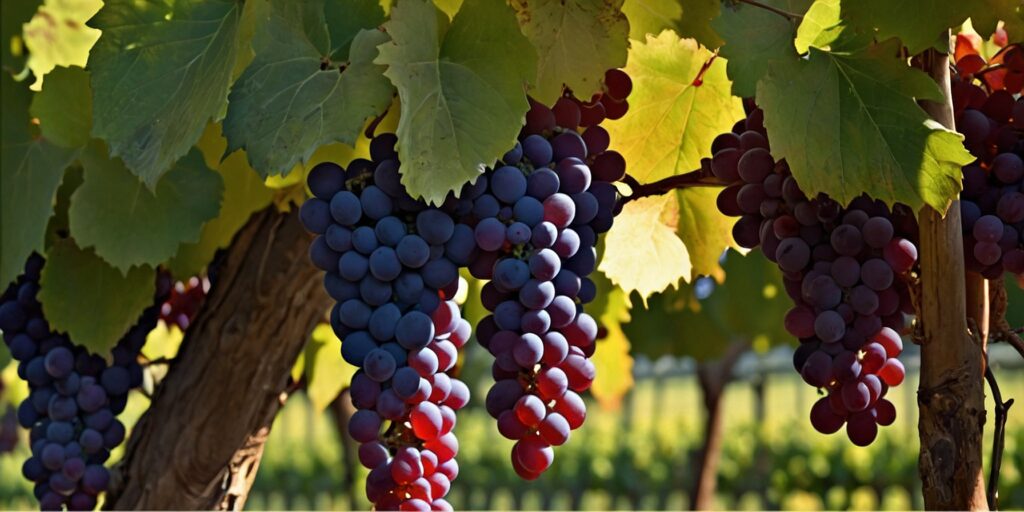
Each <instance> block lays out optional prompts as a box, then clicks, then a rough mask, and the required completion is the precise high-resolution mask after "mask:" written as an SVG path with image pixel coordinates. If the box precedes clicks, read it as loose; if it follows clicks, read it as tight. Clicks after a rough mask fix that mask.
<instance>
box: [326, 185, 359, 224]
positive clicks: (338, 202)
mask: <svg viewBox="0 0 1024 512" xmlns="http://www.w3.org/2000/svg"><path fill="white" fill-rule="evenodd" d="M330 207H331V217H333V218H334V220H335V222H337V223H338V224H341V225H342V226H353V225H355V223H356V222H359V218H360V217H362V215H363V210H362V205H361V203H360V202H359V197H357V196H356V195H355V194H353V193H351V192H349V191H347V190H343V191H341V192H338V193H337V194H335V195H334V197H332V198H331V202H330Z"/></svg>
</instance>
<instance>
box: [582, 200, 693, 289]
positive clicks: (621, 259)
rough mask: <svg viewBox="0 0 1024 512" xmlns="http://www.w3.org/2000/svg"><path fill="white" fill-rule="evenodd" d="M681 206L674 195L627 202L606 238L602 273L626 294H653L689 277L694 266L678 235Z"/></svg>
mask: <svg viewBox="0 0 1024 512" xmlns="http://www.w3.org/2000/svg"><path fill="white" fill-rule="evenodd" d="M678 221H679V203H678V201H677V200H676V197H675V196H674V195H673V194H668V195H664V196H652V197H645V198H642V199H638V200H636V201H631V202H629V203H626V205H625V206H624V207H623V208H622V212H621V213H620V214H619V216H618V217H617V218H616V219H615V225H614V226H612V229H611V230H610V231H609V232H608V233H607V234H606V235H605V251H604V257H603V258H602V259H601V264H600V266H599V267H598V268H599V270H601V271H602V272H604V273H605V275H607V276H608V278H609V279H610V280H611V281H612V282H613V283H615V284H617V285H618V286H620V287H621V288H622V289H623V290H625V291H626V293H627V294H628V293H632V292H633V291H637V292H640V296H641V298H643V299H644V301H645V304H646V299H647V297H649V296H650V295H651V294H653V293H657V292H660V291H662V290H664V289H666V288H668V287H669V286H672V285H675V284H676V283H677V282H679V279H680V278H687V279H688V278H689V277H690V274H691V271H692V269H693V265H692V264H691V263H690V254H689V252H688V251H687V249H686V246H685V245H683V241H682V240H680V239H679V237H678V236H676V225H677V223H678Z"/></svg>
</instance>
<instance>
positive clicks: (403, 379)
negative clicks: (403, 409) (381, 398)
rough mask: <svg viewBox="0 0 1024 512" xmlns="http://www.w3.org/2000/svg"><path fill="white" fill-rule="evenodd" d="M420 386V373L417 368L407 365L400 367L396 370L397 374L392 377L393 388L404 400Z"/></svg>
mask: <svg viewBox="0 0 1024 512" xmlns="http://www.w3.org/2000/svg"><path fill="white" fill-rule="evenodd" d="M419 387H420V374H419V373H416V370H414V369H412V368H410V367H408V366H406V367H405V368H400V369H398V370H397V371H396V372H395V376H394V377H393V378H392V379H391V388H392V389H394V390H395V394H396V395H398V398H401V399H402V400H408V399H409V398H410V397H412V396H413V395H414V394H416V390H418V389H419Z"/></svg>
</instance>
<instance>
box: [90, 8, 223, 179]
mask: <svg viewBox="0 0 1024 512" xmlns="http://www.w3.org/2000/svg"><path fill="white" fill-rule="evenodd" d="M240 12H241V5H240V4H238V3H237V2H234V1H229V0H179V1H177V2H174V5H173V8H171V7H170V6H169V4H167V3H165V2H162V1H159V0H108V1H107V3H106V5H104V7H103V9H102V10H101V11H100V12H99V14H97V15H96V17H94V18H93V19H92V20H91V21H90V24H91V25H92V26H94V27H96V28H99V29H102V30H103V36H102V37H100V40H99V42H97V43H96V47H95V48H94V49H93V51H92V54H91V56H90V57H89V69H90V70H91V71H92V90H93V111H94V113H95V118H94V119H93V135H94V136H96V137H100V138H102V139H104V140H105V141H107V144H108V146H109V147H110V150H111V153H112V154H113V155H114V156H120V157H121V158H122V159H123V160H124V162H125V164H126V165H127V166H128V169H130V170H131V171H132V172H133V173H134V174H136V175H137V176H139V177H141V178H142V179H143V180H144V181H145V182H146V185H148V186H149V187H150V188H151V189H153V188H155V187H156V184H157V182H158V181H159V180H160V176H162V175H163V173H164V172H166V171H167V170H168V169H170V167H171V165H172V164H173V163H174V162H175V161H176V160H177V159H178V158H180V157H182V156H184V155H185V153H187V152H188V148H189V147H190V146H192V144H193V143H194V142H195V141H196V139H198V138H199V136H200V135H201V134H202V132H203V128H204V127H205V126H206V123H207V121H208V120H209V119H210V118H212V117H215V116H217V115H218V112H220V110H221V108H222V107H223V105H224V102H225V100H226V99H227V93H228V84H229V80H230V78H231V70H232V66H233V65H234V62H235V54H236V53H237V46H238V45H237V43H236V35H237V32H238V24H239V14H240Z"/></svg>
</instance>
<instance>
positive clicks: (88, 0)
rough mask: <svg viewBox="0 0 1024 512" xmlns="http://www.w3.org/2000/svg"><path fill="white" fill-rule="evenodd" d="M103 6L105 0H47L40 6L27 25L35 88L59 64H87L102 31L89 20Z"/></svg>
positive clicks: (66, 65)
mask: <svg viewBox="0 0 1024 512" xmlns="http://www.w3.org/2000/svg"><path fill="white" fill-rule="evenodd" d="M8 3H20V2H8ZM27 3H29V4H33V5H37V4H38V2H31V1H30V2H27ZM102 6H103V1H102V0H74V1H68V0H46V1H45V2H43V5H41V6H39V11H38V13H36V15H35V16H33V17H32V19H31V20H30V21H29V22H28V23H27V24H25V26H24V44H25V50H26V51H27V52H28V62H27V63H26V64H27V66H28V69H30V70H31V71H32V74H33V75H35V78H36V80H35V83H33V84H32V89H33V90H36V91H38V90H39V88H40V87H42V85H43V78H44V76H45V75H46V74H47V73H49V72H50V71H52V70H53V69H54V68H55V67H58V66H64V67H68V66H77V67H85V63H86V61H87V60H88V58H89V50H91V49H92V46H93V45H94V44H96V40H97V39H99V37H100V31H99V30H96V29H94V28H90V27H88V26H86V24H85V22H86V21H87V20H89V18H92V16H93V15H94V14H96V11H98V10H99V9H100V7H102Z"/></svg>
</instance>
